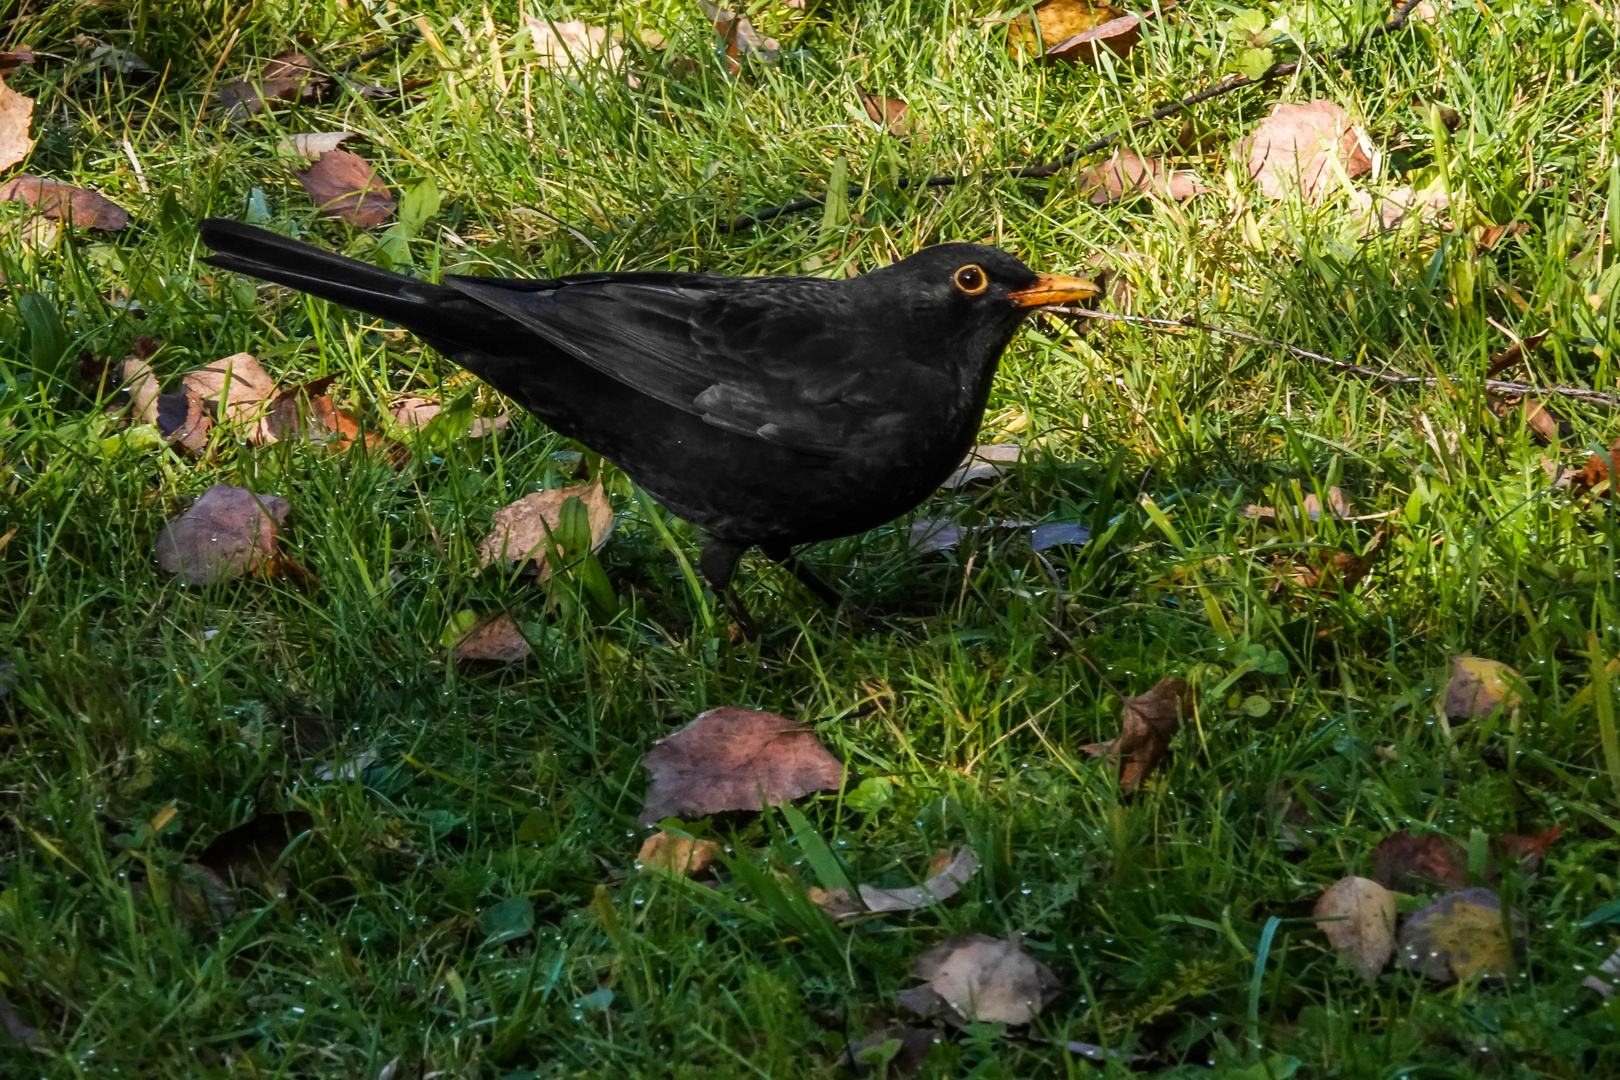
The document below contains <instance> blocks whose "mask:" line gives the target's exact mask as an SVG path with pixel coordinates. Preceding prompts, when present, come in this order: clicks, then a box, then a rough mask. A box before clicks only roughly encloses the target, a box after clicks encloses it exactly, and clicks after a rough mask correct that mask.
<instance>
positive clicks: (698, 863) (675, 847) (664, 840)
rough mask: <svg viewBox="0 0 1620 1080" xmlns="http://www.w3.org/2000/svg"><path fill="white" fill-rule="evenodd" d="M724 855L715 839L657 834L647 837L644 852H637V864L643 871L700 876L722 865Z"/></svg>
mask: <svg viewBox="0 0 1620 1080" xmlns="http://www.w3.org/2000/svg"><path fill="white" fill-rule="evenodd" d="M723 853H724V851H723V849H722V848H721V847H720V845H719V844H717V843H715V842H714V841H713V840H693V839H692V838H691V837H689V836H676V835H674V834H672V833H667V832H655V833H653V834H652V835H651V836H649V837H647V840H646V842H645V843H643V844H642V845H641V850H640V851H639V852H637V853H636V864H637V865H638V866H639V867H640V868H641V869H642V870H659V871H662V872H663V873H666V874H679V875H681V876H683V877H697V876H698V875H699V874H701V873H703V872H704V871H706V870H708V869H709V867H711V866H713V865H714V864H715V863H717V862H719V861H720V856H721V855H722V854H723Z"/></svg>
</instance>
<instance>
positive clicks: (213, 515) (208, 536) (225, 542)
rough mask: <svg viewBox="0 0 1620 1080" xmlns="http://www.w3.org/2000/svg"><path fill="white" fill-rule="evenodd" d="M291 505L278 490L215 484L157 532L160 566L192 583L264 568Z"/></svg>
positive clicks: (200, 582) (222, 578) (269, 559)
mask: <svg viewBox="0 0 1620 1080" xmlns="http://www.w3.org/2000/svg"><path fill="white" fill-rule="evenodd" d="M290 508H291V507H290V504H289V503H288V502H287V500H286V499H282V498H278V497H276V496H274V495H256V494H254V493H253V492H251V491H249V490H248V489H247V488H240V487H231V486H230V485H228V484H215V485H214V486H213V487H211V488H209V489H208V490H207V491H205V492H203V493H202V495H201V496H200V497H199V498H198V499H197V501H196V502H194V503H192V504H191V507H190V508H189V509H187V510H186V512H185V513H183V514H181V515H180V516H179V517H177V518H175V519H174V520H173V521H170V522H169V523H168V524H166V525H164V526H163V529H162V530H161V531H160V532H159V533H158V537H157V560H158V565H159V566H161V567H162V568H163V569H164V570H167V571H168V572H169V573H171V574H179V575H180V576H181V577H182V578H184V579H185V580H186V581H187V582H188V583H190V584H192V585H206V584H208V583H210V582H213V581H223V580H225V579H227V578H233V577H236V576H237V575H238V574H244V573H251V572H253V571H256V570H259V569H261V568H264V567H266V566H268V565H269V564H270V563H271V562H272V560H274V558H275V555H276V527H277V526H278V525H280V524H281V522H282V521H283V520H285V519H286V517H287V511H288V510H289V509H290Z"/></svg>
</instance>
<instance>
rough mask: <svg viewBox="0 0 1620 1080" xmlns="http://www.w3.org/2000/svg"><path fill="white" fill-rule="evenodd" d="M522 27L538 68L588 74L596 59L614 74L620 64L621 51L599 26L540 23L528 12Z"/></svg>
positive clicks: (577, 23)
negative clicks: (584, 71)
mask: <svg viewBox="0 0 1620 1080" xmlns="http://www.w3.org/2000/svg"><path fill="white" fill-rule="evenodd" d="M523 25H524V26H526V27H528V28H529V41H530V43H531V44H532V45H533V46H534V51H535V55H536V56H537V57H538V58H539V61H540V65H541V66H542V67H546V68H551V69H557V70H560V69H565V68H574V69H576V70H589V69H590V68H592V67H594V66H596V62H597V58H598V57H600V58H602V61H603V62H604V63H605V65H606V67H607V69H608V70H610V71H617V70H618V69H619V66H620V65H621V64H622V63H623V62H624V47H623V46H622V45H620V44H619V43H618V42H617V41H615V40H613V39H612V38H611V37H609V36H608V32H607V31H606V30H604V29H602V28H601V27H599V26H587V25H585V24H584V23H582V22H579V21H578V20H575V21H572V22H560V21H557V20H551V19H542V18H538V17H536V16H534V15H531V14H529V13H528V12H524V13H523ZM632 85H634V84H633V83H632Z"/></svg>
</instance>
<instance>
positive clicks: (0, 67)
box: [0, 49, 34, 78]
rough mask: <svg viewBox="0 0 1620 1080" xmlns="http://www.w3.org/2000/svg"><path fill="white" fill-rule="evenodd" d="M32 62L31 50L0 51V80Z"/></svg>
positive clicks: (32, 51) (32, 54)
mask: <svg viewBox="0 0 1620 1080" xmlns="http://www.w3.org/2000/svg"><path fill="white" fill-rule="evenodd" d="M33 62H34V50H33V49H8V50H4V51H0V78H3V77H4V76H6V75H10V74H11V73H12V72H13V71H16V70H17V69H18V68H19V67H21V66H22V65H24V64H32V63H33Z"/></svg>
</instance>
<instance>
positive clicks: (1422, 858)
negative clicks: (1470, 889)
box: [1372, 829, 1468, 893]
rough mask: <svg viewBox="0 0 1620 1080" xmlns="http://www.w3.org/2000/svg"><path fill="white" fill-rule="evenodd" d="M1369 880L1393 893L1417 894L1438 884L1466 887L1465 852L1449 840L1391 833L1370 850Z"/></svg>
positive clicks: (1434, 834) (1427, 835)
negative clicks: (1370, 873)
mask: <svg viewBox="0 0 1620 1080" xmlns="http://www.w3.org/2000/svg"><path fill="white" fill-rule="evenodd" d="M1372 861H1373V880H1375V881H1377V882H1378V884H1380V885H1382V886H1383V887H1384V888H1386V889H1392V890H1394V891H1395V892H1401V893H1412V892H1421V891H1423V890H1424V889H1425V888H1427V887H1429V886H1430V885H1433V884H1434V883H1436V882H1438V883H1439V884H1441V885H1459V886H1460V885H1466V884H1468V874H1467V873H1466V872H1465V871H1464V870H1463V865H1464V863H1466V862H1467V852H1465V851H1464V850H1463V846H1462V845H1461V844H1459V843H1458V842H1457V841H1455V840H1453V839H1452V838H1451V837H1449V836H1442V835H1440V834H1439V833H1425V834H1423V835H1422V836H1413V835H1412V834H1411V833H1410V832H1407V831H1406V830H1405V829H1402V830H1401V831H1400V832H1397V833H1391V834H1390V835H1389V836H1386V837H1384V838H1383V839H1382V840H1380V841H1379V842H1378V846H1377V847H1375V848H1373V853H1372Z"/></svg>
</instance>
